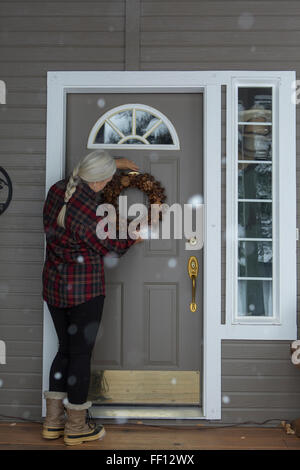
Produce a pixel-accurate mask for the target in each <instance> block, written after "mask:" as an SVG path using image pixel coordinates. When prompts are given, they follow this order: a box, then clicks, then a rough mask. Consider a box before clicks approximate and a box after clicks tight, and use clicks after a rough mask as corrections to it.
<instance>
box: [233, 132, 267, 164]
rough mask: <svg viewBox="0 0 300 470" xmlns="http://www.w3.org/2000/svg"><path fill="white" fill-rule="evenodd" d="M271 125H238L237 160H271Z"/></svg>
mask: <svg viewBox="0 0 300 470" xmlns="http://www.w3.org/2000/svg"><path fill="white" fill-rule="evenodd" d="M271 158H272V126H267V125H265V124H257V125H255V124H253V125H240V126H239V129H238V159H239V160H271Z"/></svg>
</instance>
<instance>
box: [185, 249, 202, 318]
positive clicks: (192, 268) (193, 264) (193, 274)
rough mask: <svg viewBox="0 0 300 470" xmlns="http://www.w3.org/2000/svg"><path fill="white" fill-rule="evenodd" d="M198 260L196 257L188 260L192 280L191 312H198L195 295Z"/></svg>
mask: <svg viewBox="0 0 300 470" xmlns="http://www.w3.org/2000/svg"><path fill="white" fill-rule="evenodd" d="M198 267H199V265H198V260H197V258H196V256H190V257H189V260H188V273H189V276H190V278H191V279H192V302H191V303H190V309H191V312H195V311H196V310H197V304H196V302H195V293H196V278H197V276H198Z"/></svg>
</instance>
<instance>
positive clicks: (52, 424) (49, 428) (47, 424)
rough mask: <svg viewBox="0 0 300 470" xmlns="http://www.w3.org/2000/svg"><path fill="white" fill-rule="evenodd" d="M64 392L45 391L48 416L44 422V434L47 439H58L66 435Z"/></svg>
mask: <svg viewBox="0 0 300 470" xmlns="http://www.w3.org/2000/svg"><path fill="white" fill-rule="evenodd" d="M66 396H67V394H66V393H64V392H44V397H45V398H46V409H47V412H46V418H45V420H44V423H43V431H42V436H43V437H44V438H45V439H57V438H58V437H60V436H63V435H64V429H65V411H64V405H63V399H64V398H66Z"/></svg>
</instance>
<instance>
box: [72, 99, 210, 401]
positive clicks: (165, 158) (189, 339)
mask: <svg viewBox="0 0 300 470" xmlns="http://www.w3.org/2000/svg"><path fill="white" fill-rule="evenodd" d="M67 96H68V98H67V135H66V171H67V172H68V173H69V172H70V171H71V169H72V168H73V167H74V166H75V164H76V163H77V162H78V160H79V159H80V158H81V156H82V155H84V154H86V153H88V152H89V151H90V150H89V149H87V148H86V146H87V140H88V135H89V132H90V130H91V128H92V127H93V125H94V124H95V122H96V121H97V120H98V119H99V117H100V116H101V115H102V114H104V113H106V112H107V111H108V110H110V109H112V108H114V107H116V106H120V105H124V104H126V103H141V104H146V105H148V106H152V107H154V108H155V109H158V110H159V111H160V112H162V113H163V114H165V115H166V116H167V117H168V118H169V119H170V121H171V122H172V124H173V125H174V127H175V129H176V131H177V134H178V136H179V140H180V150H151V149H149V148H144V149H143V146H142V145H141V146H140V148H139V149H126V148H125V149H124V148H116V149H109V152H110V153H111V155H112V156H115V157H126V158H130V159H132V160H134V161H135V162H136V163H137V164H138V165H139V167H140V171H141V172H150V173H151V174H152V175H153V176H154V177H155V178H156V179H158V180H159V181H160V182H161V184H162V185H163V186H164V187H165V189H166V194H167V201H166V203H167V204H169V205H171V204H173V203H175V202H177V203H180V204H181V205H182V209H183V204H187V203H188V201H189V199H190V198H191V197H193V196H195V195H200V196H202V195H203V181H202V175H203V167H202V162H203V159H202V147H203V139H202V112H203V101H202V95H201V94H195V93H190V94H189V93H130V94H126V93H110V94H109V93H107V94H106V93H105V94H98V93H97V94H96V93H95V94H94V93H92V94H86V93H83V94H80V93H78V94H77V93H76V94H75V93H74V94H68V95H67ZM99 103H100V104H101V107H100V106H99ZM82 116H84V119H82ZM123 194H124V195H125V194H127V195H128V196H130V197H129V200H128V205H129V204H131V203H133V202H138V203H140V202H144V203H146V197H145V195H144V194H142V193H139V192H138V191H137V190H130V191H128V192H127V193H125V192H124V193H123ZM203 202H204V201H203ZM171 220H172V217H171ZM171 234H172V230H171ZM185 243H186V239H185V237H184V236H183V238H182V239H180V240H175V239H170V240H161V239H160V240H147V241H145V242H143V243H141V244H139V245H137V246H134V247H132V248H131V249H130V250H129V251H128V252H127V253H126V254H125V255H124V256H123V257H122V258H120V259H119V260H117V262H115V263H111V262H110V263H108V262H106V267H105V275H106V283H107V295H106V299H105V306H104V312H103V318H102V322H101V325H100V328H99V332H98V336H97V341H96V345H95V348H94V351H93V358H92V369H93V371H99V370H105V371H106V376H107V377H108V376H109V374H110V377H114V379H113V378H111V380H117V379H116V372H117V371H118V370H119V371H120V372H121V371H122V373H123V375H122V377H125V376H124V374H125V372H126V371H128V374H127V376H126V377H127V378H126V380H124V384H127V385H124V387H125V389H124V396H126V393H125V391H126V387H127V389H128V390H131V389H133V388H134V387H133V388H132V382H130V380H137V377H138V380H142V379H141V375H135V376H134V375H132V372H133V371H136V372H137V371H140V372H141V373H142V371H144V376H143V377H144V378H145V381H144V383H148V382H149V380H150V382H151V380H152V381H153V380H154V377H156V379H155V382H153V390H155V385H154V384H156V385H157V384H159V383H163V385H162V390H164V392H165V391H166V383H165V382H164V380H161V381H159V380H158V375H156V376H155V375H153V371H157V374H159V371H163V372H165V373H167V372H168V371H170V373H172V371H174V373H175V371H176V374H177V376H176V377H178V374H180V372H181V371H185V372H188V371H192V372H191V375H190V379H191V380H188V379H187V377H188V376H187V375H186V374H185V375H184V377H185V379H184V380H185V382H184V383H185V385H186V386H188V384H191V383H194V384H196V385H195V386H196V387H198V386H199V372H200V379H201V376H202V374H201V370H202V336H203V335H202V329H203V328H202V317H203V306H202V304H203V269H202V268H203V250H197V251H191V250H186V249H185ZM191 255H195V256H196V257H197V259H198V262H199V273H198V278H197V280H196V303H197V310H196V312H191V310H190V302H191V300H192V281H191V279H190V278H189V276H188V272H187V264H188V259H189V257H190V256H191ZM108 261H109V260H108ZM114 261H115V260H114ZM113 371H114V373H112V372H113ZM151 371H152V372H151ZM130 372H131V375H130V374H129V373H130ZM146 372H149V374H150V372H151V374H152V375H151V374H150V375H148V379H146V377H147V374H146ZM195 374H196V375H195ZM197 374H198V375H197ZM125 375H126V374H125ZM150 376H151V377H152V379H150V378H149V377H150ZM162 376H163V374H162V375H161V377H162ZM164 377H166V375H164ZM195 377H196V380H194V378H195ZM122 380H123V379H122ZM147 380H148V382H147ZM174 380H175V379H174ZM176 380H177V379H176ZM176 380H175V382H174V383H172V381H171V382H170V381H168V380H167V383H168V384H171V385H170V387H171V389H172V394H171V395H169V396H170V401H172V402H174V401H176V399H174V389H176V383H178V382H177V381H176ZM142 381H143V380H142ZM120 383H121V382H120ZM130 383H131V385H130ZM174 384H175V387H174ZM116 388H117V387H116ZM113 389H114V386H113V385H112V384H111V390H113ZM148 392H149V388H148ZM144 393H145V403H148V402H151V396H150V397H149V393H148V395H147V391H146V389H145V390H144ZM153 393H154V392H153ZM178 393H179V392H178ZM199 393H200V391H199ZM112 395H113V394H112ZM146 395H147V397H148V398H147V397H146ZM175 395H176V394H175ZM196 395H197V394H196ZM114 396H115V398H113V397H112V396H111V397H110V399H109V400H108V401H109V402H110V403H116V402H118V401H120V397H119V398H117V395H114ZM153 396H154V395H153ZM167 396H168V393H162V395H161V397H162V400H161V402H162V403H163V402H166V397H167ZM171 396H172V398H171ZM178 397H181V398H178V399H179V402H184V403H185V404H186V402H187V401H189V400H190V399H191V398H190V397H189V398H187V401H186V400H184V398H182V394H180V393H179V394H178ZM198 397H199V395H198ZM130 400H131V399H130V398H128V401H129V402H130ZM132 400H133V401H134V400H137V397H136V395H135V398H132ZM140 400H142V398H141V396H140ZM155 400H156V401H155ZM157 400H158V397H157V389H156V398H155V399H154V398H153V401H154V402H156V403H157ZM121 401H122V400H121ZM198 403H199V399H198Z"/></svg>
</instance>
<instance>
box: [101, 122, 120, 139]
mask: <svg viewBox="0 0 300 470" xmlns="http://www.w3.org/2000/svg"><path fill="white" fill-rule="evenodd" d="M120 138H121V137H120V136H119V134H118V133H117V132H116V131H115V130H114V129H113V128H112V127H111V126H110V125H109V124H107V122H105V123H104V125H103V126H101V127H100V129H99V131H98V133H97V135H96V139H95V144H117V143H118V142H119V140H120Z"/></svg>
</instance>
